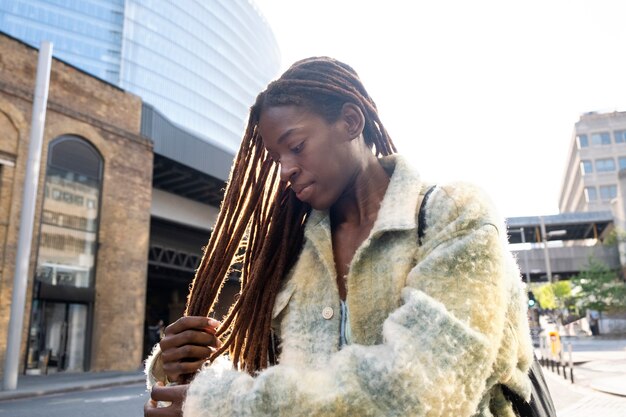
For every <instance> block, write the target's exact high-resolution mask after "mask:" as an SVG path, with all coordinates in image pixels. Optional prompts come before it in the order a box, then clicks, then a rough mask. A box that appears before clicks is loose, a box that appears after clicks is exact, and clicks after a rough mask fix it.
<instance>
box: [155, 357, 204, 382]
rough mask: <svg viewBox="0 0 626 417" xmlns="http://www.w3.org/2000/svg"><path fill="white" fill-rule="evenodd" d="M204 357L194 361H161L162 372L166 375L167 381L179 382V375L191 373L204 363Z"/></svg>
mask: <svg viewBox="0 0 626 417" xmlns="http://www.w3.org/2000/svg"><path fill="white" fill-rule="evenodd" d="M204 362H205V359H200V360H199V361H195V362H180V361H179V362H169V363H163V372H165V375H167V379H168V381H172V382H181V376H183V375H193V374H195V373H196V372H197V371H198V369H200V367H202V365H203V364H204Z"/></svg>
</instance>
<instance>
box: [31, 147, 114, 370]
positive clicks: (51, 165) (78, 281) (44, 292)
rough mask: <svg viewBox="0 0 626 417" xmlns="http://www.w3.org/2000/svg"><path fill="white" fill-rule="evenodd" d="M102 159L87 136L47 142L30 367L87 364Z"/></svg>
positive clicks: (69, 367) (81, 366) (62, 367)
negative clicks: (85, 138) (87, 139)
mask: <svg viewBox="0 0 626 417" xmlns="http://www.w3.org/2000/svg"><path fill="white" fill-rule="evenodd" d="M102 171H103V159H102V156H101V155H100V154H99V152H98V151H97V150H96V149H95V148H94V147H93V146H92V145H91V144H90V143H89V142H87V141H86V140H84V139H82V138H80V137H78V136H73V135H64V136H61V137H59V138H57V139H55V140H54V141H52V142H51V143H50V145H49V149H48V163H47V169H46V180H45V184H44V187H45V188H44V198H43V206H42V212H41V213H42V214H41V224H40V230H39V246H38V249H37V268H36V274H35V283H34V290H33V303H32V310H31V318H30V327H29V337H28V350H27V352H28V354H27V358H26V369H27V371H29V370H30V371H31V372H37V371H45V372H48V371H50V372H54V371H84V370H87V369H88V368H89V359H90V355H89V352H90V343H91V321H92V312H93V303H94V298H95V297H94V277H95V262H96V252H97V249H98V244H97V242H98V228H99V211H100V210H99V208H100V196H101V192H100V190H101V185H102Z"/></svg>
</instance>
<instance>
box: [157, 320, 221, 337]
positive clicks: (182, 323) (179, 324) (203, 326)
mask: <svg viewBox="0 0 626 417" xmlns="http://www.w3.org/2000/svg"><path fill="white" fill-rule="evenodd" d="M219 325H220V322H219V321H217V320H215V319H212V318H208V317H203V316H185V317H181V318H179V319H178V320H176V321H175V322H174V323H172V324H170V325H169V326H167V327H166V328H165V335H169V334H178V333H181V332H184V331H185V330H189V329H196V330H205V331H208V332H210V333H213V334H215V330H216V329H217V328H218V327H219Z"/></svg>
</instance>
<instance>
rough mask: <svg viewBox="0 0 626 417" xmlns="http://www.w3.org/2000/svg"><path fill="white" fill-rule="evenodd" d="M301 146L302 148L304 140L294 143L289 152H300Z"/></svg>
mask: <svg viewBox="0 0 626 417" xmlns="http://www.w3.org/2000/svg"><path fill="white" fill-rule="evenodd" d="M303 148H304V142H300V143H299V144H298V145H296V146H294V147H293V148H291V152H293V153H300V152H302V149H303Z"/></svg>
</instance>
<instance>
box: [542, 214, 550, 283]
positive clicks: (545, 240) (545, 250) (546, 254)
mask: <svg viewBox="0 0 626 417" xmlns="http://www.w3.org/2000/svg"><path fill="white" fill-rule="evenodd" d="M539 219H540V220H541V240H543V255H544V257H545V258H546V274H547V275H548V282H549V283H550V284H552V267H551V265H550V253H549V252H548V234H547V233H546V224H545V222H544V221H543V216H541V217H539Z"/></svg>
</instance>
